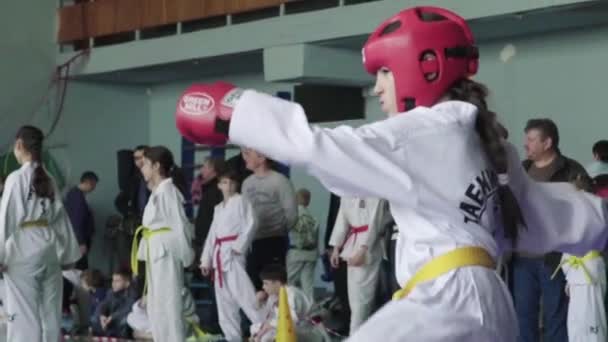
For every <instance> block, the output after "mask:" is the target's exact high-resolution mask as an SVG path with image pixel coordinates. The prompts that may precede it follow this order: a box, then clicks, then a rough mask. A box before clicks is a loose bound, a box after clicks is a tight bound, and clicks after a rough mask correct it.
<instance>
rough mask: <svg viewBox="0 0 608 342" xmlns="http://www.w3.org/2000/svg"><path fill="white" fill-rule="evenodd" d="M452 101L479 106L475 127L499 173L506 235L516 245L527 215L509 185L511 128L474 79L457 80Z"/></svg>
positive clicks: (485, 88) (484, 89)
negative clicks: (506, 142)
mask: <svg viewBox="0 0 608 342" xmlns="http://www.w3.org/2000/svg"><path fill="white" fill-rule="evenodd" d="M447 95H448V97H449V98H450V99H451V100H459V101H464V102H469V103H471V104H473V105H475V106H476V107H477V109H478V112H477V121H476V122H475V129H476V130H477V133H478V134H479V138H480V140H481V144H482V148H483V150H484V152H485V154H486V157H487V158H488V160H489V161H490V164H491V165H492V168H493V169H494V172H496V173H497V174H498V179H499V182H498V183H499V185H498V189H497V196H498V202H499V204H500V208H501V212H502V220H503V227H504V234H505V237H506V238H508V239H510V240H511V241H512V242H513V244H514V245H515V243H516V240H517V234H518V230H519V227H520V225H521V226H525V222H524V219H523V215H522V213H521V209H520V207H519V204H518V203H517V199H516V198H515V195H514V194H513V192H512V191H511V189H510V188H509V184H508V176H507V171H508V166H509V158H508V155H507V150H506V148H505V145H504V140H505V139H506V138H507V135H508V132H507V130H506V129H505V128H504V127H503V126H502V125H500V124H499V123H498V122H497V121H496V113H494V112H492V111H490V110H488V104H487V102H486V98H487V97H488V88H487V87H486V86H485V85H483V84H481V83H477V82H475V81H473V80H470V79H462V80H460V81H457V82H456V83H455V84H454V85H453V86H452V88H451V89H450V90H448V93H447Z"/></svg>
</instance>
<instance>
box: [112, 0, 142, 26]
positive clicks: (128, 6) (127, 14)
mask: <svg viewBox="0 0 608 342" xmlns="http://www.w3.org/2000/svg"><path fill="white" fill-rule="evenodd" d="M119 1H120V2H121V4H120V6H118V7H117V8H116V11H115V14H114V16H115V18H114V30H115V31H116V33H119V32H129V31H134V30H137V29H138V28H140V27H141V18H140V14H139V12H140V6H141V5H140V2H141V1H140V0H119Z"/></svg>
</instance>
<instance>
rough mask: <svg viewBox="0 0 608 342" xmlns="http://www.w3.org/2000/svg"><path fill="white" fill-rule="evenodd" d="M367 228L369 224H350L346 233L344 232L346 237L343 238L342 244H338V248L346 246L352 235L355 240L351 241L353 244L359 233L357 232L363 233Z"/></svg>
mask: <svg viewBox="0 0 608 342" xmlns="http://www.w3.org/2000/svg"><path fill="white" fill-rule="evenodd" d="M368 229H369V226H360V227H353V226H350V230H349V231H348V234H346V239H344V242H343V243H342V246H340V249H341V250H342V249H344V246H346V243H347V242H348V240H350V238H351V237H354V238H355V240H354V241H353V244H355V243H357V235H359V233H364V232H366V231H367V230H368Z"/></svg>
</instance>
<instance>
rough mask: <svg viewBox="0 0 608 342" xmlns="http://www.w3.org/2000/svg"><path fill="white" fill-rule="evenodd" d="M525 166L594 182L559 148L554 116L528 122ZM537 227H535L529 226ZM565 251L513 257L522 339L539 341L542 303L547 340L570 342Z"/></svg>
mask: <svg viewBox="0 0 608 342" xmlns="http://www.w3.org/2000/svg"><path fill="white" fill-rule="evenodd" d="M525 132H526V141H525V148H526V154H527V160H525V161H524V162H523V166H524V168H525V169H526V170H527V171H528V174H529V175H530V177H531V178H532V179H534V180H536V181H538V182H574V181H577V183H579V184H583V187H585V188H586V187H588V186H584V184H587V185H590V180H589V177H588V176H587V173H586V172H585V169H584V168H583V167H582V166H581V165H580V164H579V163H577V162H576V161H574V160H572V159H570V158H567V157H565V156H564V155H562V154H561V152H560V150H559V133H558V129H557V126H556V125H555V123H554V122H553V121H551V120H550V119H532V120H530V121H528V124H527V125H526V129H525ZM528 229H534V227H528ZM560 259H561V254H560V253H557V252H552V253H549V254H546V255H535V254H532V253H526V252H524V251H521V252H518V253H516V254H515V255H514V257H513V260H512V293H513V299H514V304H515V310H516V312H517V318H518V321H519V328H520V329H519V330H520V337H519V341H520V342H528V341H529V342H532V341H534V342H536V341H539V340H540V338H539V327H538V322H539V302H540V299H541V298H542V307H543V326H544V337H543V339H542V340H543V341H555V342H567V341H568V335H567V331H566V319H567V312H568V299H567V298H566V295H565V293H564V289H565V285H566V280H565V277H564V274H563V273H562V272H561V271H558V272H557V274H556V276H555V277H554V278H552V277H551V275H552V273H553V272H554V271H555V270H556V269H557V267H558V265H559V262H560Z"/></svg>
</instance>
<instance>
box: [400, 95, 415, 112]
mask: <svg viewBox="0 0 608 342" xmlns="http://www.w3.org/2000/svg"><path fill="white" fill-rule="evenodd" d="M403 102H404V103H405V110H406V111H409V110H412V109H414V108H416V99H415V98H413V97H407V98H405V99H403Z"/></svg>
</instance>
